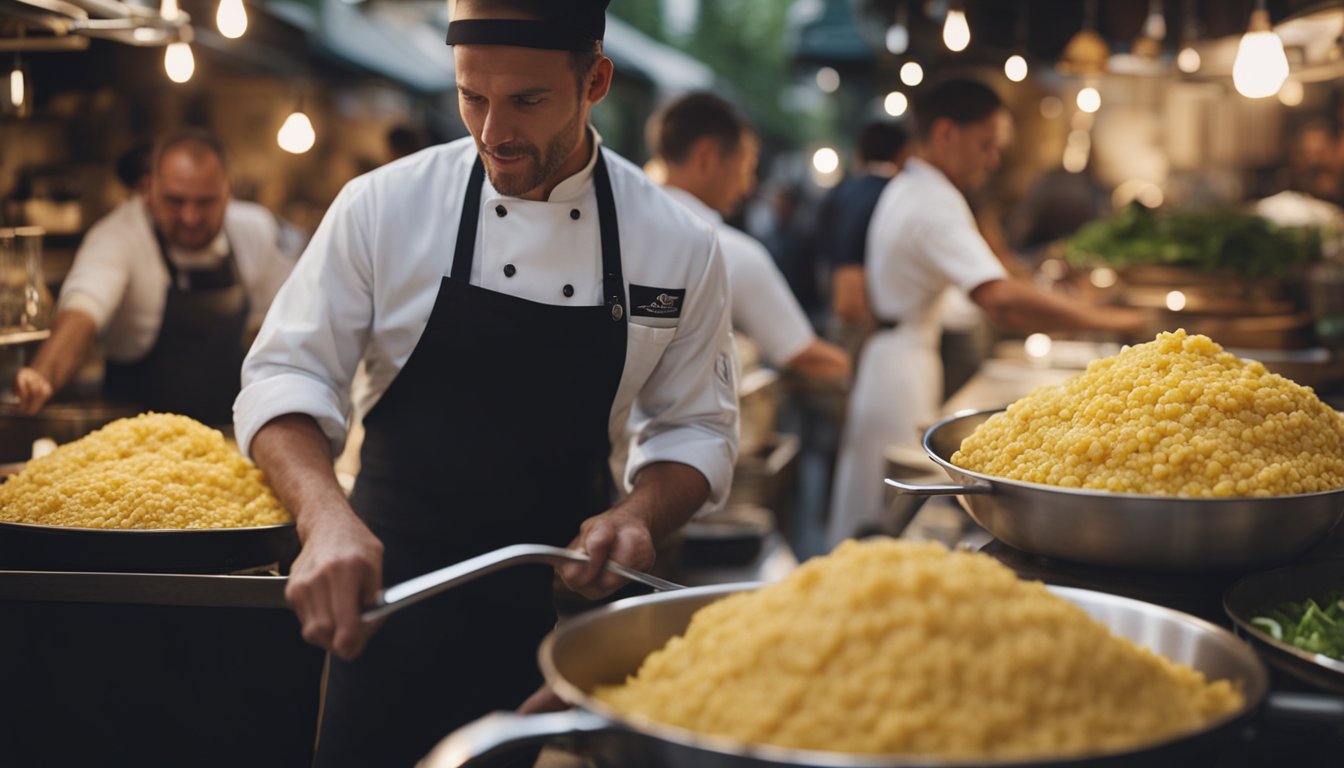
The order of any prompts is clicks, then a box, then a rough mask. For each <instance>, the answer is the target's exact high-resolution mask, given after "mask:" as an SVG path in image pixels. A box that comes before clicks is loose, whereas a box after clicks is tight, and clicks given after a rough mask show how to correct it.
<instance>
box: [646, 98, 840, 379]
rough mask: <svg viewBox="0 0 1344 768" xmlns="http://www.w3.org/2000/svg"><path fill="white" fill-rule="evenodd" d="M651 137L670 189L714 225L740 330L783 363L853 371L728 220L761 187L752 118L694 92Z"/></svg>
mask: <svg viewBox="0 0 1344 768" xmlns="http://www.w3.org/2000/svg"><path fill="white" fill-rule="evenodd" d="M649 136H650V144H651V147H650V148H651V150H652V152H653V154H654V156H655V158H656V161H657V163H658V165H659V166H661V168H662V169H663V173H664V175H665V177H666V180H665V181H664V183H663V186H664V188H665V189H666V190H667V192H668V194H670V195H671V196H672V197H673V198H674V199H675V200H677V201H678V202H680V203H681V204H682V205H684V206H686V207H687V208H689V209H691V211H692V212H694V213H695V214H696V215H698V216H700V217H701V218H703V219H705V220H706V221H708V222H710V223H711V224H713V225H714V229H715V232H716V233H717V235H718V238H719V246H720V247H721V248H722V249H723V255H724V261H725V263H726V264H727V267H728V283H729V287H730V289H731V291H732V317H733V328H734V330H736V331H738V332H739V333H742V334H744V335H746V336H747V337H748V338H750V339H751V340H752V341H753V342H755V343H756V344H757V345H759V347H760V349H761V352H762V354H763V355H764V357H765V359H766V360H767V361H768V362H769V363H770V364H771V365H773V366H775V367H776V368H780V369H787V370H790V371H793V372H796V373H800V374H803V375H806V376H812V377H817V378H823V379H847V378H849V375H850V372H851V364H850V357H849V355H847V354H846V353H845V352H844V351H843V350H841V349H839V348H838V347H836V346H835V345H834V344H831V343H829V342H827V341H824V340H822V339H820V338H818V337H817V335H816V334H815V333H814V332H813V329H812V324H811V323H810V322H809V320H808V318H807V315H806V314H805V313H804V312H803V309H802V307H801V306H799V304H798V301H797V300H796V299H795V298H794V296H793V294H792V293H791V292H790V290H789V286H788V284H787V283H786V282H785V280H784V276H783V275H782V274H780V271H779V269H777V268H776V266H775V264H774V262H773V261H772V260H771V258H770V254H769V252H767V251H766V249H765V247H764V246H763V245H762V244H761V243H760V242H759V241H757V240H756V239H755V238H753V237H752V236H751V235H748V234H747V233H746V232H743V231H742V230H739V229H737V228H736V227H732V226H729V225H728V224H727V223H725V222H724V217H725V216H731V215H733V214H734V213H735V212H736V211H737V210H738V208H739V207H740V206H741V204H742V201H743V200H745V199H746V198H747V196H748V195H750V194H751V193H752V191H753V190H754V189H755V186H756V164H757V159H758V152H759V141H758V139H757V137H756V134H755V132H754V131H753V130H752V128H751V126H750V125H749V124H748V123H747V121H746V119H745V118H743V117H742V115H741V114H740V113H739V112H738V111H737V109H736V108H735V107H733V106H732V105H731V104H729V103H728V102H727V101H724V100H723V99H721V98H719V97H718V96H715V95H713V94H710V93H691V94H688V95H686V96H683V97H681V98H679V99H677V100H676V101H674V102H673V103H671V104H670V105H668V106H667V107H666V108H665V109H663V110H662V111H661V112H659V113H658V114H656V115H655V116H654V117H653V119H652V121H651V123H650V129H649Z"/></svg>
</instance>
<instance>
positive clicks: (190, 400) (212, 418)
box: [13, 129, 292, 425]
mask: <svg viewBox="0 0 1344 768" xmlns="http://www.w3.org/2000/svg"><path fill="white" fill-rule="evenodd" d="M277 239H278V230H277V225H276V219H275V217H274V216H273V215H272V214H271V213H270V211H268V210H266V209H265V208H263V207H262V206H260V205H257V204H255V203H247V202H242V201H239V200H234V199H232V197H231V194H230V190H229V176H228V161H227V159H226V156H225V150H224V145H223V144H222V143H221V142H220V141H219V139H218V138H217V137H215V136H214V135H213V134H211V133H209V132H207V131H204V130H200V129H185V130H182V131H178V132H176V133H173V134H171V135H169V136H167V137H165V138H164V139H163V140H162V141H161V142H160V143H159V144H158V145H157V146H156V147H155V149H154V153H153V161H152V165H151V173H150V182H149V188H148V194H147V196H146V197H144V198H139V197H133V198H132V199H131V200H128V201H127V202H126V203H124V204H122V205H121V206H118V207H117V208H116V209H114V210H113V211H112V212H111V213H109V214H108V215H107V216H105V217H104V218H103V219H101V220H100V221H99V222H98V223H96V224H95V225H94V226H93V227H92V228H91V229H90V230H89V233H88V234H87V235H86V236H85V238H84V241H83V243H82V244H81V245H80V248H79V251H78V252H77V254H76V255H75V261H74V264H73V265H72V266H71V268H70V273H69V275H68V276H67V277H66V280H65V282H64V284H63V285H62V288H61V294H60V298H59V300H58V302H57V306H56V319H55V322H54V323H53V325H52V332H51V337H50V338H48V339H47V340H46V341H45V342H44V343H43V344H42V346H41V347H40V348H39V349H38V351H37V354H36V355H35V356H34V358H33V362H32V364H31V365H30V366H27V367H25V368H22V369H20V370H19V372H18V374H17V375H16V376H15V379H14V383H13V389H14V393H15V394H16V395H17V396H18V398H19V406H20V408H21V409H22V410H23V411H24V412H25V413H35V412H37V411H38V410H39V409H41V408H42V406H43V405H44V404H46V402H47V401H48V400H49V399H50V398H51V397H52V395H53V394H55V393H56V392H59V391H60V390H61V388H62V387H64V386H65V385H66V384H67V383H68V382H69V381H70V379H71V377H72V376H73V375H74V373H75V372H76V371H77V370H78V369H79V367H80V366H81V365H82V364H83V363H84V360H85V357H86V355H87V354H88V352H89V349H90V347H91V345H92V344H93V342H94V340H95V338H97V339H101V340H102V341H103V342H104V344H105V346H106V356H107V365H106V370H105V373H104V377H103V394H104V396H105V397H106V398H107V399H109V400H113V401H117V402H124V403H130V404H134V405H137V406H139V407H141V408H144V409H146V410H153V411H159V412H165V413H181V414H185V415H187V416H191V417H192V418H195V419H197V420H199V421H202V422H205V423H207V424H216V425H226V424H229V423H230V421H231V420H232V413H233V400H234V398H235V397H237V395H238V390H239V375H240V371H241V368H242V360H243V353H244V352H245V351H246V347H247V344H248V342H249V341H250V339H251V336H252V334H254V333H255V332H256V329H257V328H258V327H260V325H261V319H262V318H263V317H265V315H266V310H267V309H268V308H269V306H270V303H271V299H272V298H273V297H274V296H275V292H276V291H277V290H279V288H280V285H281V283H283V282H284V281H285V278H286V277H287V276H288V275H289V270H290V266H291V264H292V262H291V260H290V259H289V258H287V257H285V256H284V255H283V254H282V252H281V251H280V248H279V247H278V245H277Z"/></svg>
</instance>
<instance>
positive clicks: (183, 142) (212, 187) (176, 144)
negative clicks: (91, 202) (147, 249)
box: [149, 128, 229, 249]
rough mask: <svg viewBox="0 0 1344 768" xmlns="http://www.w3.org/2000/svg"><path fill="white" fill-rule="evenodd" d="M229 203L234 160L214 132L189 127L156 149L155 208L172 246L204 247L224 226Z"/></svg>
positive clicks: (153, 172) (152, 204)
mask: <svg viewBox="0 0 1344 768" xmlns="http://www.w3.org/2000/svg"><path fill="white" fill-rule="evenodd" d="M228 203H229V175H228V159H227V156H226V154H225V152H224V145H223V143H222V142H221V141H220V140H219V138H218V137H216V136H215V135H214V134H212V133H209V132H208V131H203V130H201V129H196V128H192V129H185V130H182V131H178V132H175V133H173V134H170V135H168V136H165V137H164V138H163V139H162V140H160V141H159V143H158V144H157V145H156V146H155V148H154V159H153V163H152V165H151V176H150V187H149V210H150V214H151V216H152V217H153V219H154V226H155V227H156V228H157V229H158V231H159V234H161V235H162V236H163V238H164V240H166V241H167V242H168V243H169V244H170V245H174V246H177V247H179V248H186V249H197V248H203V247H205V246H206V245H208V244H209V243H210V241H211V240H214V239H215V237H216V236H217V235H218V234H219V232H220V230H221V229H223V227H224V211H225V209H226V208H227V207H228Z"/></svg>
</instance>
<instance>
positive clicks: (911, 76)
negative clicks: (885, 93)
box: [901, 61, 924, 88]
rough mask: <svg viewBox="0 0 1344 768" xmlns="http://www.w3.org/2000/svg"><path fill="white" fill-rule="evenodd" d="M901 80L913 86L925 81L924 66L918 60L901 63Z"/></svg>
mask: <svg viewBox="0 0 1344 768" xmlns="http://www.w3.org/2000/svg"><path fill="white" fill-rule="evenodd" d="M901 82H902V83H905V84H906V85H908V86H910V87H911V88H913V87H915V86H916V85H919V84H920V83H922V82H924V68H923V67H921V66H919V62H917V61H907V62H905V63H904V64H902V65H901Z"/></svg>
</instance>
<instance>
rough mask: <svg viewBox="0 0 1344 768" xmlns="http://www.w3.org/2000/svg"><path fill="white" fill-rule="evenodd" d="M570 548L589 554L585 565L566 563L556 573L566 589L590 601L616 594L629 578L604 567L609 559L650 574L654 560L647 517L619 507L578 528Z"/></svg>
mask: <svg viewBox="0 0 1344 768" xmlns="http://www.w3.org/2000/svg"><path fill="white" fill-rule="evenodd" d="M569 548H570V549H577V550H578V551H580V552H586V553H588V558H589V560H588V562H586V563H567V564H565V565H562V566H560V567H559V568H558V569H557V570H558V571H559V573H560V578H561V579H562V580H563V581H564V582H565V586H566V587H569V588H570V589H572V590H574V591H575V592H578V593H579V594H580V595H583V596H584V597H586V598H588V599H589V600H597V599H600V598H603V597H606V596H607V595H609V594H611V593H612V592H615V591H616V590H617V589H619V588H620V587H621V586H623V585H624V584H625V583H626V581H627V580H626V579H625V578H624V577H622V576H617V575H616V574H614V573H610V572H608V571H607V570H605V569H604V568H603V566H604V565H605V564H606V562H607V560H615V561H616V562H618V563H620V564H621V565H625V566H629V567H630V568H634V569H635V570H638V571H647V570H648V569H649V568H650V567H651V566H652V565H653V560H654V548H653V534H652V533H651V532H650V531H649V525H648V523H647V522H646V521H645V519H644V518H642V517H640V516H638V515H634V514H631V513H630V512H628V511H625V510H623V509H622V508H621V507H616V508H613V509H610V510H607V511H606V512H603V513H602V514H600V515H597V516H595V517H590V518H588V519H587V520H584V521H583V525H581V526H579V535H578V536H576V537H575V538H574V540H573V541H571V542H570V543H569Z"/></svg>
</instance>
